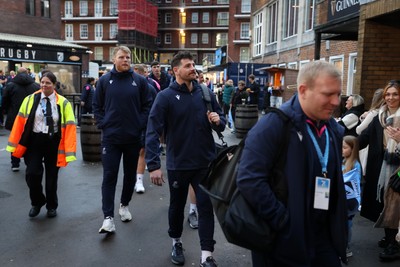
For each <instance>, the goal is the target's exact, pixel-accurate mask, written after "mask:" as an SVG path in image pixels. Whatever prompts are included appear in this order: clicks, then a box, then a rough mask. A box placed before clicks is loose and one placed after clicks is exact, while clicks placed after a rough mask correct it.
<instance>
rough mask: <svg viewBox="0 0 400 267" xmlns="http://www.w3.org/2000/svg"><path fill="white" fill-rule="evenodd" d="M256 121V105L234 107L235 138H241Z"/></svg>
mask: <svg viewBox="0 0 400 267" xmlns="http://www.w3.org/2000/svg"><path fill="white" fill-rule="evenodd" d="M257 121H258V107H257V105H238V106H237V107H236V117H235V131H236V137H237V138H243V137H244V136H245V135H246V134H247V132H248V131H249V130H250V129H251V127H253V126H254V124H256V123H257Z"/></svg>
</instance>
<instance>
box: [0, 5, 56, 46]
mask: <svg viewBox="0 0 400 267" xmlns="http://www.w3.org/2000/svg"><path fill="white" fill-rule="evenodd" d="M1 2H2V3H1V9H0V18H1V22H2V26H1V32H2V33H12V34H19V35H28V36H29V35H30V36H33V35H34V36H36V37H45V38H55V39H60V26H61V19H60V1H50V16H51V17H50V18H43V17H41V15H40V0H35V6H36V12H35V14H36V15H35V16H30V15H26V14H25V1H1Z"/></svg>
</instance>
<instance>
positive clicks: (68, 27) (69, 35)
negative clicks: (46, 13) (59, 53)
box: [64, 23, 74, 41]
mask: <svg viewBox="0 0 400 267" xmlns="http://www.w3.org/2000/svg"><path fill="white" fill-rule="evenodd" d="M64 31H65V40H66V41H73V40H74V24H71V23H68V24H65V28H64Z"/></svg>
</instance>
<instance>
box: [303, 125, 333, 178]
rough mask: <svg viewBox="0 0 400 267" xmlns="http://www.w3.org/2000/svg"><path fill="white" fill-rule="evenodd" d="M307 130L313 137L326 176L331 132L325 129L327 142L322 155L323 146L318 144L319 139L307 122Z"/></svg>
mask: <svg viewBox="0 0 400 267" xmlns="http://www.w3.org/2000/svg"><path fill="white" fill-rule="evenodd" d="M307 131H308V134H309V135H310V137H311V140H312V141H313V144H314V147H315V150H316V151H317V155H318V159H319V162H320V163H321V166H322V174H323V175H324V176H325V178H326V173H327V172H328V171H327V166H328V156H329V134H328V129H325V136H326V142H325V153H324V154H323V155H322V152H321V148H320V147H319V145H318V142H317V139H315V136H314V134H313V132H312V131H311V128H310V126H309V125H308V124H307Z"/></svg>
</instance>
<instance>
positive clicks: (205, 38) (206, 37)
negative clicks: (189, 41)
mask: <svg viewBox="0 0 400 267" xmlns="http://www.w3.org/2000/svg"><path fill="white" fill-rule="evenodd" d="M209 42H210V36H209V34H208V32H203V33H202V34H201V43H202V44H208V43H209Z"/></svg>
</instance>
